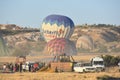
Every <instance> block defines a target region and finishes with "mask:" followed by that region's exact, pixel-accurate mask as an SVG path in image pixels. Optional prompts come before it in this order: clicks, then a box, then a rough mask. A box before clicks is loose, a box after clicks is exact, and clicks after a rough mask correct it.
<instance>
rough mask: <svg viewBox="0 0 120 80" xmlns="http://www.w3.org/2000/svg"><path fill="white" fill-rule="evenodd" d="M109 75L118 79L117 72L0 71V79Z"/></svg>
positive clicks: (83, 79) (85, 79) (72, 79)
mask: <svg viewBox="0 0 120 80" xmlns="http://www.w3.org/2000/svg"><path fill="white" fill-rule="evenodd" d="M105 75H107V76H111V77H116V78H119V79H120V73H119V72H115V73H114V72H99V73H97V72H96V73H75V72H62V73H49V72H36V73H30V72H25V73H0V80H97V77H100V76H105Z"/></svg>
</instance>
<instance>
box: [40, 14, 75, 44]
mask: <svg viewBox="0 0 120 80" xmlns="http://www.w3.org/2000/svg"><path fill="white" fill-rule="evenodd" d="M73 31H74V23H73V21H72V20H71V19H70V18H68V17H66V16H62V15H49V16H47V17H46V18H45V19H44V20H43V22H42V32H43V36H44V38H45V40H46V41H47V42H48V41H50V40H52V39H55V38H67V39H69V38H70V37H71V35H72V34H73Z"/></svg>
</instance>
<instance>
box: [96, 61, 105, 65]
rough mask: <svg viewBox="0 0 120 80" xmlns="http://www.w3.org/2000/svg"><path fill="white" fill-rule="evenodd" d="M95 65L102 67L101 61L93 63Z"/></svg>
mask: <svg viewBox="0 0 120 80" xmlns="http://www.w3.org/2000/svg"><path fill="white" fill-rule="evenodd" d="M94 64H95V65H103V61H94Z"/></svg>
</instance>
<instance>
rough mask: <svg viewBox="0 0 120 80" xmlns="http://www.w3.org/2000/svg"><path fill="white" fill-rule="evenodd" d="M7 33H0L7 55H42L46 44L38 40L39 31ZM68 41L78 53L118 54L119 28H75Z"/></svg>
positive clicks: (119, 43) (119, 49) (119, 46)
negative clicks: (6, 48) (73, 44)
mask: <svg viewBox="0 0 120 80" xmlns="http://www.w3.org/2000/svg"><path fill="white" fill-rule="evenodd" d="M1 32H3V31H1ZM9 33H11V32H9V31H8V32H7V33H6V32H5V31H4V32H3V33H2V34H3V39H4V42H5V44H6V46H7V47H8V49H9V55H12V56H16V55H40V54H42V51H43V50H44V46H45V44H46V42H45V41H43V40H41V39H40V35H41V34H40V32H39V30H37V31H33V30H28V31H18V32H14V34H13V33H11V34H9ZM70 39H71V40H72V41H74V43H75V44H76V47H77V50H78V53H108V52H110V53H113V52H114V53H120V27H91V26H87V27H81V26H76V27H75V30H74V33H73V35H72V36H71V38H70Z"/></svg>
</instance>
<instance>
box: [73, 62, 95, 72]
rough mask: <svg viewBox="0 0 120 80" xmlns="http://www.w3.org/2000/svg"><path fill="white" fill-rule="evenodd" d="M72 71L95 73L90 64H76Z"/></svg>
mask: <svg viewBox="0 0 120 80" xmlns="http://www.w3.org/2000/svg"><path fill="white" fill-rule="evenodd" d="M73 70H74V71H75V72H95V71H96V69H95V68H94V67H92V65H91V64H90V63H81V62H79V63H76V64H74V67H73Z"/></svg>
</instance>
